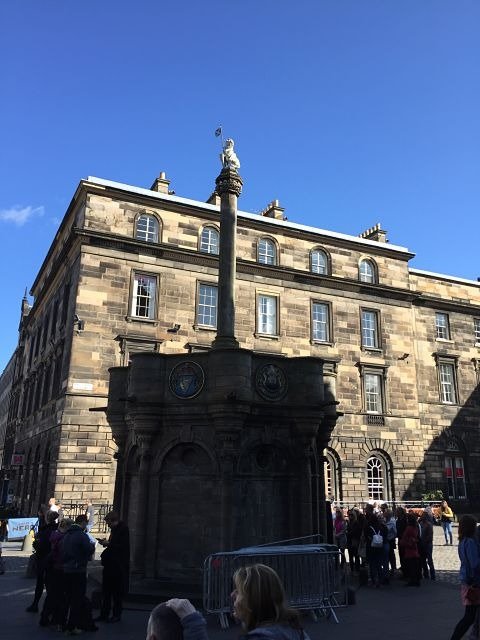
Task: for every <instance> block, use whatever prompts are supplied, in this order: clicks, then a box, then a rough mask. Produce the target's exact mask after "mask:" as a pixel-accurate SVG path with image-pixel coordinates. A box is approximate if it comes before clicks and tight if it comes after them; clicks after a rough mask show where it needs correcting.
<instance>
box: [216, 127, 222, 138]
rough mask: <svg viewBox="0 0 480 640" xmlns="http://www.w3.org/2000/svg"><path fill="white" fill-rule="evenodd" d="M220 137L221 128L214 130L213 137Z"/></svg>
mask: <svg viewBox="0 0 480 640" xmlns="http://www.w3.org/2000/svg"><path fill="white" fill-rule="evenodd" d="M221 135H222V127H218V129H215V137H216V138H218V136H221Z"/></svg>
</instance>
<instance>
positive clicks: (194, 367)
mask: <svg viewBox="0 0 480 640" xmlns="http://www.w3.org/2000/svg"><path fill="white" fill-rule="evenodd" d="M204 383H205V374H204V372H203V369H202V367H201V366H200V365H199V364H197V363H196V362H188V361H187V362H181V363H180V364H177V366H176V367H174V368H173V369H172V372H171V374H170V379H169V385H170V391H171V392H172V393H173V394H174V395H175V396H177V398H182V400H188V399H189V398H194V397H195V396H197V395H198V394H199V393H200V391H201V390H202V389H203V385H204Z"/></svg>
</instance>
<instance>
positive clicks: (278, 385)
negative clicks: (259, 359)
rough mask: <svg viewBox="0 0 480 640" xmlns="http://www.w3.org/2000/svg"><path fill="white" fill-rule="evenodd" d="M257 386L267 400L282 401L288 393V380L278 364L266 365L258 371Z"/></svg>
mask: <svg viewBox="0 0 480 640" xmlns="http://www.w3.org/2000/svg"><path fill="white" fill-rule="evenodd" d="M255 386H256V387H257V391H258V393H259V394H260V395H261V396H262V398H265V400H280V399H281V398H283V396H284V395H285V394H286V393H287V388H288V387H287V378H286V376H285V373H284V372H283V371H282V369H280V367H277V365H276V364H265V365H263V366H262V367H259V368H258V369H257V373H256V375H255Z"/></svg>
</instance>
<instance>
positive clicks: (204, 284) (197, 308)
mask: <svg viewBox="0 0 480 640" xmlns="http://www.w3.org/2000/svg"><path fill="white" fill-rule="evenodd" d="M202 287H210V288H212V289H215V291H216V301H215V324H206V323H205V322H201V321H200V313H199V311H200V306H201V302H200V301H201V288H202ZM217 325H218V285H217V284H215V283H213V282H207V281H203V280H200V281H197V291H196V302H195V325H194V328H195V329H206V330H209V331H215V330H216V329H217Z"/></svg>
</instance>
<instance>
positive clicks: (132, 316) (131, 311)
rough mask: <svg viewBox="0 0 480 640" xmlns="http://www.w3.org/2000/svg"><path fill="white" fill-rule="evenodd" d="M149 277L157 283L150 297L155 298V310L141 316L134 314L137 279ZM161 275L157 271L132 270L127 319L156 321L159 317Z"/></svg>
mask: <svg viewBox="0 0 480 640" xmlns="http://www.w3.org/2000/svg"><path fill="white" fill-rule="evenodd" d="M141 277H143V278H149V279H150V280H151V281H152V282H153V283H154V285H155V290H154V293H153V295H152V296H151V298H150V299H152V300H153V311H152V312H151V314H150V313H149V315H148V317H147V316H139V315H136V314H134V308H135V306H134V305H135V303H134V300H135V299H136V294H135V290H136V280H137V278H141ZM159 288H160V287H159V276H158V274H155V273H146V272H145V271H137V270H135V269H133V270H132V274H131V279H130V295H129V299H128V315H127V320H130V321H136V322H147V323H148V322H151V323H156V322H157V319H158V292H159Z"/></svg>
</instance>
